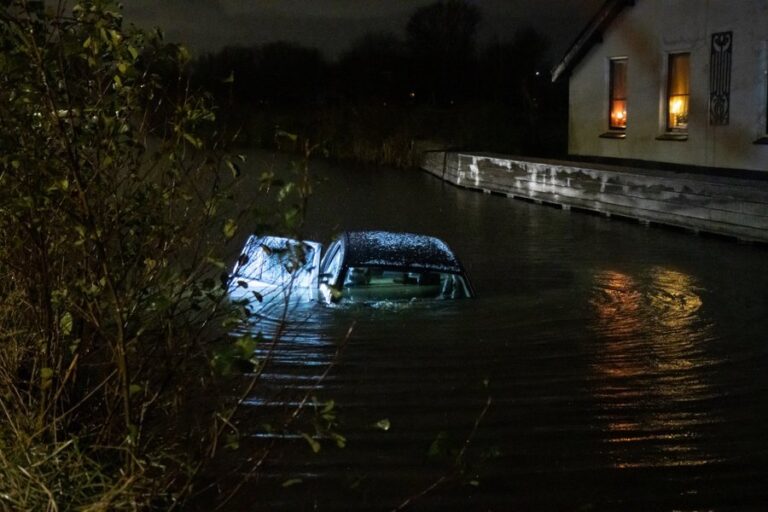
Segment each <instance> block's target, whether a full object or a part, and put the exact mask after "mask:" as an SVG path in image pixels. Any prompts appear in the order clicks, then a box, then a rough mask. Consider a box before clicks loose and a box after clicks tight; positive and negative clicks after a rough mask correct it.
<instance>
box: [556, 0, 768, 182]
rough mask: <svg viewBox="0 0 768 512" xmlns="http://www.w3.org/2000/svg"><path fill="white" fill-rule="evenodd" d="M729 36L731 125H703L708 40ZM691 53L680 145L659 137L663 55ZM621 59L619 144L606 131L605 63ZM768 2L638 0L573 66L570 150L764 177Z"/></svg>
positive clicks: (766, 163)
mask: <svg viewBox="0 0 768 512" xmlns="http://www.w3.org/2000/svg"><path fill="white" fill-rule="evenodd" d="M726 31H732V32H733V53H732V68H731V89H730V122H729V124H728V125H726V126H711V125H710V124H709V60H710V44H711V37H712V34H713V33H716V32H726ZM675 52H690V54H691V77H690V78H691V82H690V83H691V88H690V94H691V96H690V108H689V120H688V139H687V140H684V141H679V140H657V137H659V136H660V135H662V134H663V133H664V131H665V125H666V119H665V101H666V99H665V98H666V97H665V90H664V89H665V86H666V72H667V70H666V66H667V55H668V54H669V53H675ZM616 57H626V58H628V67H627V84H628V85H627V95H628V106H627V118H628V124H627V129H626V138H624V139H616V138H602V137H600V135H601V134H604V133H606V132H608V62H609V59H611V58H616ZM767 67H768V0H638V1H637V2H636V3H635V5H634V6H633V7H627V8H625V9H624V11H622V13H621V14H620V15H619V16H618V17H617V18H616V19H615V20H614V21H613V23H611V25H610V26H609V27H608V29H607V30H606V32H605V34H603V42H602V43H598V44H596V45H594V46H593V47H592V49H591V50H590V51H589V53H588V54H587V55H586V56H585V57H584V58H583V59H582V60H581V61H580V62H579V63H578V64H577V65H576V66H575V68H574V69H573V70H572V75H571V78H570V118H569V123H570V126H569V151H570V153H571V154H574V155H590V156H604V157H616V158H627V159H638V160H650V161H660V162H671V163H679V164H688V165H700V166H708V167H724V168H735V169H751V170H760V171H767V172H768V145H764V144H763V145H761V144H755V143H754V141H755V140H757V139H759V138H761V137H765V135H766V133H765V132H766V119H765V116H766V80H767V79H768V78H767V77H766V68H767Z"/></svg>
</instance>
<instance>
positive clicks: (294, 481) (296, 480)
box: [283, 478, 304, 487]
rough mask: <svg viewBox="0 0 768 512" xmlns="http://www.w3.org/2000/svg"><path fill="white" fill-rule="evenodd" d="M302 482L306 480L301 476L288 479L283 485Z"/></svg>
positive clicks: (289, 485)
mask: <svg viewBox="0 0 768 512" xmlns="http://www.w3.org/2000/svg"><path fill="white" fill-rule="evenodd" d="M302 482H304V480H302V479H301V478H291V479H290V480H286V481H285V482H283V487H292V486H294V485H298V484H300V483H302Z"/></svg>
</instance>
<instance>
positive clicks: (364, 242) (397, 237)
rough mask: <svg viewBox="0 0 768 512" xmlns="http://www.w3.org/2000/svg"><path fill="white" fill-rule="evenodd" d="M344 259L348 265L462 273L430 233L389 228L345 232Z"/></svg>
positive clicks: (451, 254)
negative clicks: (400, 231) (402, 231)
mask: <svg viewBox="0 0 768 512" xmlns="http://www.w3.org/2000/svg"><path fill="white" fill-rule="evenodd" d="M342 239H343V241H344V244H345V258H344V259H345V261H346V263H347V265H350V266H382V267H397V268H406V269H414V270H432V271H435V272H452V273H463V272H464V269H463V268H462V266H461V263H460V262H459V260H458V259H457V258H456V256H455V255H454V254H453V251H451V249H450V248H449V247H448V245H447V244H446V243H445V242H443V241H442V240H440V239H439V238H435V237H433V236H427V235H417V234H413V233H391V232H388V231H351V232H347V233H344V234H343V235H342Z"/></svg>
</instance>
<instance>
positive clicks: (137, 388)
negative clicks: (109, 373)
mask: <svg viewBox="0 0 768 512" xmlns="http://www.w3.org/2000/svg"><path fill="white" fill-rule="evenodd" d="M142 391H144V387H143V386H141V385H140V384H131V385H130V386H129V387H128V394H129V395H130V396H133V395H135V394H136V393H141V392H142Z"/></svg>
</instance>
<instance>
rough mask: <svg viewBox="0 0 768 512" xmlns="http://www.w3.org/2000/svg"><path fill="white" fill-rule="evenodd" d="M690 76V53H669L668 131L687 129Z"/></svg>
mask: <svg viewBox="0 0 768 512" xmlns="http://www.w3.org/2000/svg"><path fill="white" fill-rule="evenodd" d="M690 77H691V54H690V53H673V54H670V56H669V70H668V75H667V129H668V130H669V131H687V130H688V100H689V98H690V90H691V81H690Z"/></svg>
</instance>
